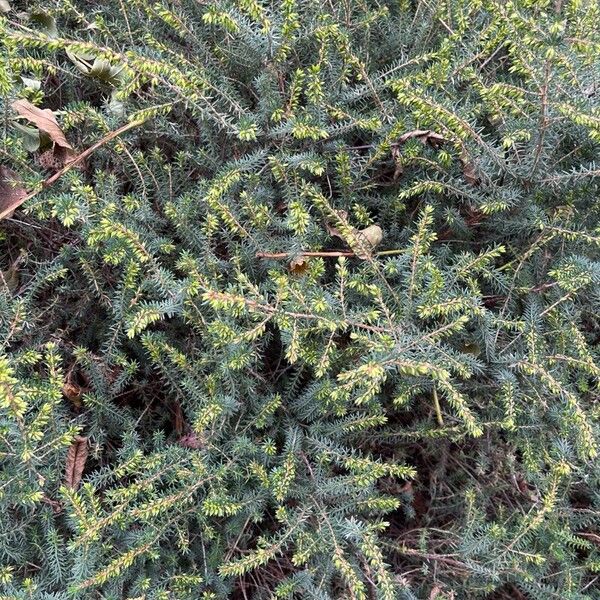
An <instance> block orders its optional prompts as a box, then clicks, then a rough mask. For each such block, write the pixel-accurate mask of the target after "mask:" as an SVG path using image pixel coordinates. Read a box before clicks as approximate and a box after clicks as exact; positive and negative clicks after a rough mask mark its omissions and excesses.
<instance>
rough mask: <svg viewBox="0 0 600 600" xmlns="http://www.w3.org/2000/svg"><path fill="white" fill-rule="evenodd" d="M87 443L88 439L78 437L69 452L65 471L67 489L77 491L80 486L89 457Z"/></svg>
mask: <svg viewBox="0 0 600 600" xmlns="http://www.w3.org/2000/svg"><path fill="white" fill-rule="evenodd" d="M87 442H88V439H87V438H86V437H84V436H82V435H76V436H75V439H74V440H73V443H72V444H71V447H70V448H69V451H68V452H67V465H66V469H65V483H66V485H67V487H70V488H73V489H75V488H77V486H79V482H80V481H81V476H82V475H83V469H84V468H85V461H86V460H87V456H88V444H87Z"/></svg>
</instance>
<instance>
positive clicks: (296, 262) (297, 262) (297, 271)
mask: <svg viewBox="0 0 600 600" xmlns="http://www.w3.org/2000/svg"><path fill="white" fill-rule="evenodd" d="M308 267H309V264H308V256H296V258H293V259H292V260H291V261H290V272H291V273H292V274H293V275H304V273H306V271H308Z"/></svg>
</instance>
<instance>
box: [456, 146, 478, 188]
mask: <svg viewBox="0 0 600 600" xmlns="http://www.w3.org/2000/svg"><path fill="white" fill-rule="evenodd" d="M460 162H461V164H462V170H463V175H464V178H465V180H466V182H467V183H469V184H471V185H478V184H479V176H478V174H477V167H476V166H475V163H474V162H473V161H472V160H471V159H470V158H469V157H468V156H467V155H466V154H465V153H463V154H461V155H460Z"/></svg>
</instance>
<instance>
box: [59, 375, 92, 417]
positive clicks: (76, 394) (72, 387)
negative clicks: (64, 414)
mask: <svg viewBox="0 0 600 600" xmlns="http://www.w3.org/2000/svg"><path fill="white" fill-rule="evenodd" d="M84 379H85V378H84V377H83V376H82V375H81V374H79V373H77V372H76V371H75V368H74V366H73V367H71V368H70V369H69V370H68V371H67V374H66V377H65V382H64V383H63V387H62V393H63V396H64V397H65V398H66V399H67V400H69V401H70V402H72V403H73V404H74V405H75V406H77V407H78V408H79V407H80V406H81V398H82V396H83V395H84V394H85V393H86V392H88V391H89V387H88V386H87V385H86V384H85V383H84V382H83V380H84Z"/></svg>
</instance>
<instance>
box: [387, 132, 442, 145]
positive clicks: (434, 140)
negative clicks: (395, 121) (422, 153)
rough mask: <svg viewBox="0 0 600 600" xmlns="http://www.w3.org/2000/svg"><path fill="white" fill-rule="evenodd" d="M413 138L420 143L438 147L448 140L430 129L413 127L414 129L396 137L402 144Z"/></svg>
mask: <svg viewBox="0 0 600 600" xmlns="http://www.w3.org/2000/svg"><path fill="white" fill-rule="evenodd" d="M413 138H415V139H417V140H419V141H420V142H421V143H422V144H425V145H427V144H429V145H430V146H432V147H433V148H439V147H440V146H441V145H442V144H443V143H444V142H447V141H448V140H447V139H446V138H445V137H444V136H442V135H440V134H439V133H436V132H435V131H431V129H415V130H414V131H407V132H406V133H403V134H402V135H401V136H400V137H399V138H398V144H404V143H405V142H407V141H408V140H410V139H413Z"/></svg>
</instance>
